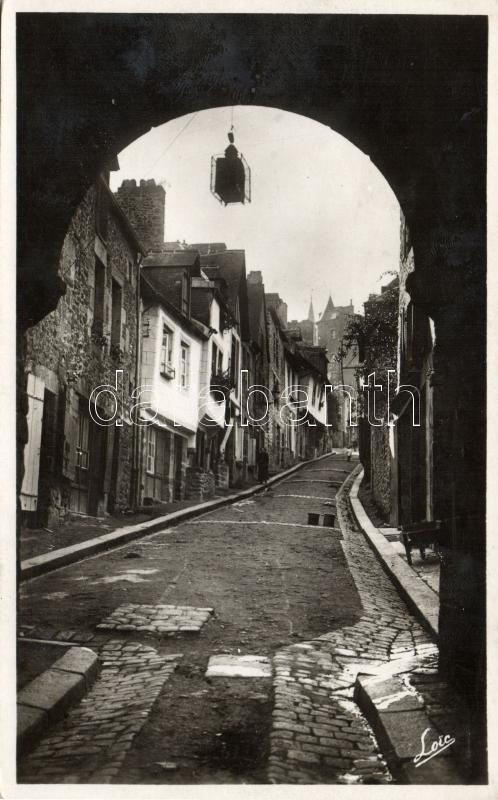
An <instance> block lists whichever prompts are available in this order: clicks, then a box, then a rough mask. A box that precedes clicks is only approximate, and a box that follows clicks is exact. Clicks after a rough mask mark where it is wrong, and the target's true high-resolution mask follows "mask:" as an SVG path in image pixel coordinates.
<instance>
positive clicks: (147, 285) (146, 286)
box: [140, 272, 207, 339]
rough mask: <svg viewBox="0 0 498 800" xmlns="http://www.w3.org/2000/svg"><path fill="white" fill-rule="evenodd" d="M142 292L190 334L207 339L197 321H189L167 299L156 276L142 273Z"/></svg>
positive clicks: (144, 296)
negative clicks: (158, 304)
mask: <svg viewBox="0 0 498 800" xmlns="http://www.w3.org/2000/svg"><path fill="white" fill-rule="evenodd" d="M140 292H141V295H142V297H143V298H144V299H146V300H149V301H150V300H151V301H153V302H156V303H160V304H161V305H162V306H163V308H164V309H165V310H166V311H167V312H168V314H170V315H171V316H172V317H174V319H176V320H177V321H178V322H179V323H180V325H182V327H183V328H184V329H185V330H188V331H190V333H194V334H195V335H196V336H199V337H200V338H201V339H207V336H206V334H205V332H204V331H202V330H200V328H199V327H198V325H197V324H196V321H195V320H193V319H188V317H186V316H185V314H183V313H182V312H181V311H180V309H179V308H177V307H176V306H175V305H173V304H172V303H170V301H169V300H168V299H167V294H166V295H165V293H164V289H163V287H162V285H161V284H160V283H158V282H157V281H156V280H155V279H154V275H152V274H148V273H147V272H141V274H140ZM201 322H203V320H201Z"/></svg>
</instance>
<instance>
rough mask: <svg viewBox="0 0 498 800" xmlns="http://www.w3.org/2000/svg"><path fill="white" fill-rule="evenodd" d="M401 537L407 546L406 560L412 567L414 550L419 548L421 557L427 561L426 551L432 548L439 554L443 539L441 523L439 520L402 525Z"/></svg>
mask: <svg viewBox="0 0 498 800" xmlns="http://www.w3.org/2000/svg"><path fill="white" fill-rule="evenodd" d="M401 536H402V539H403V544H404V546H405V552H406V560H407V561H408V563H409V565H410V566H411V565H412V555H411V553H412V549H413V548H414V547H417V548H418V550H419V551H420V557H421V559H422V560H425V550H426V548H427V547H430V546H432V547H433V548H434V552H435V553H438V554H439V547H438V545H439V541H440V538H441V522H440V521H439V520H433V521H429V520H423V521H422V522H410V523H409V524H407V525H401Z"/></svg>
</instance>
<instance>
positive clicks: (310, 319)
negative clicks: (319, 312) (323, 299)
mask: <svg viewBox="0 0 498 800" xmlns="http://www.w3.org/2000/svg"><path fill="white" fill-rule="evenodd" d="M308 322H313V323H314V322H316V319H315V312H314V310H313V295H311V299H310V310H309V311H308Z"/></svg>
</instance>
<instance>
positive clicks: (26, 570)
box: [20, 450, 340, 581]
mask: <svg viewBox="0 0 498 800" xmlns="http://www.w3.org/2000/svg"><path fill="white" fill-rule="evenodd" d="M339 454H340V453H339V452H338V451H337V450H336V451H333V452H331V453H325V454H324V455H322V456H318V457H317V458H312V459H310V460H309V461H301V462H300V463H299V464H295V465H294V466H293V467H290V468H289V469H287V470H285V471H284V472H279V473H278V474H277V475H274V476H273V477H272V478H270V479H269V480H268V481H267V483H265V484H257V485H256V486H251V487H250V488H249V489H243V490H242V491H240V492H236V493H234V494H230V495H228V496H226V497H220V498H215V499H214V500H208V501H206V502H205V503H198V504H197V505H195V506H190V507H188V508H182V509H181V510H179V511H173V512H172V513H170V514H165V516H163V517H157V518H156V519H153V520H148V521H147V522H142V523H140V524H138V525H129V526H126V527H123V528H118V529H117V530H115V531H112V532H111V533H106V534H103V535H102V536H98V537H96V538H94V539H88V540H87V541H86V542H80V543H79V544H74V545H71V546H69V547H63V548H61V549H59V550H53V551H52V552H50V553H43V554H42V555H40V556H35V557H34V558H29V559H26V560H25V561H22V562H21V577H20V580H21V581H26V580H29V579H30V578H35V577H37V576H39V575H45V574H46V573H47V572H52V571H53V570H55V569H59V568H60V567H66V566H68V565H69V564H74V563H75V562H76V561H81V560H82V559H84V558H88V556H92V555H95V554H96V553H101V552H104V551H106V550H110V549H112V548H113V547H119V546H120V545H123V544H127V543H128V542H131V541H133V540H135V539H140V538H141V537H143V536H149V535H150V534H151V533H158V532H159V531H160V530H162V529H163V528H167V527H170V526H171V525H173V524H178V523H179V522H183V521H185V520H187V519H189V518H190V517H197V516H200V515H201V514H206V513H207V512H208V511H215V510H216V509H217V508H221V507H223V506H227V505H231V504H232V503H235V502H237V501H238V500H242V499H243V498H245V497H251V496H252V495H254V494H257V493H259V492H263V491H264V490H265V489H267V488H268V487H269V486H273V485H275V484H277V483H279V482H280V481H282V480H285V478H287V477H288V476H289V475H292V474H293V473H294V472H297V471H298V470H300V469H302V468H303V467H306V466H308V465H309V464H313V463H316V462H318V461H321V460H322V459H324V458H330V456H331V455H339Z"/></svg>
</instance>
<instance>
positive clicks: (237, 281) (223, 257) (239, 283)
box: [200, 249, 249, 340]
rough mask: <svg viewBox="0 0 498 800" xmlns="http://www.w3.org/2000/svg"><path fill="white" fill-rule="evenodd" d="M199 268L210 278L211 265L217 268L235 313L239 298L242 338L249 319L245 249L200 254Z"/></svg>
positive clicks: (246, 333) (229, 303) (230, 305)
mask: <svg viewBox="0 0 498 800" xmlns="http://www.w3.org/2000/svg"><path fill="white" fill-rule="evenodd" d="M200 260H201V268H202V269H203V270H204V271H205V272H206V274H207V275H208V276H209V277H210V278H211V279H215V278H214V276H213V271H212V268H213V267H217V268H218V273H217V276H219V277H220V278H223V279H224V280H225V282H226V294H225V296H226V298H227V302H228V306H229V308H230V310H231V312H232V314H235V310H236V304H237V299H238V300H239V313H240V327H241V334H242V338H243V339H245V340H247V338H248V336H249V321H248V315H247V288H246V253H245V250H226V249H225V250H222V251H220V252H217V253H207V254H205V255H204V254H202V255H201V259H200Z"/></svg>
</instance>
